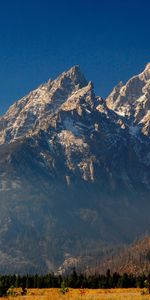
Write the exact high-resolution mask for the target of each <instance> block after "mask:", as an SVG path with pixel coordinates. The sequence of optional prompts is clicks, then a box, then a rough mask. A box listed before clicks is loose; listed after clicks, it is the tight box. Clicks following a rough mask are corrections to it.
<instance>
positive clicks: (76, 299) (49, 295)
mask: <svg viewBox="0 0 150 300" xmlns="http://www.w3.org/2000/svg"><path fill="white" fill-rule="evenodd" d="M1 299H3V300H6V299H10V300H123V299H125V300H150V295H141V290H140V289H110V290H103V289H99V290H88V289H85V290H80V289H77V290H74V289H69V292H67V293H66V294H65V295H62V294H61V293H60V291H59V289H29V290H28V292H27V295H26V296H17V297H8V298H1Z"/></svg>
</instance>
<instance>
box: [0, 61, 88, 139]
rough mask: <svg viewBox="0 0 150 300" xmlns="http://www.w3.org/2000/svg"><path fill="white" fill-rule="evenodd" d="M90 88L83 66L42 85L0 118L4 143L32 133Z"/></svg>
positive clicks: (0, 131)
mask: <svg viewBox="0 0 150 300" xmlns="http://www.w3.org/2000/svg"><path fill="white" fill-rule="evenodd" d="M90 89H92V84H88V82H87V80H86V79H85V77H84V75H83V74H82V72H81V71H80V68H79V66H74V67H72V68H71V69H69V70H68V71H66V72H63V73H62V74H61V75H60V76H59V77H58V78H56V79H55V80H49V81H48V82H47V83H45V84H42V85H41V86H39V87H38V88H37V89H36V90H34V91H32V92H30V93H29V94H28V95H27V96H25V97H23V98H22V99H21V100H19V101H17V102H16V103H15V104H14V105H12V106H11V107H10V109H9V110H8V112H7V113H6V114H5V115H4V116H3V118H1V119H0V143H4V142H10V141H13V140H14V139H17V138H20V137H23V136H26V135H28V134H29V133H30V134H31V131H33V130H34V129H35V128H37V127H40V126H41V124H43V123H44V122H45V121H46V120H47V119H48V120H49V119H50V118H51V117H52V116H53V115H54V114H56V112H58V111H59V109H60V108H61V107H62V105H63V104H65V103H66V102H67V101H68V99H69V98H71V97H72V96H73V95H75V98H74V101H75V99H76V98H77V97H80V96H81V95H80V94H85V93H86V90H90ZM80 90H81V91H80ZM72 101H73V97H72Z"/></svg>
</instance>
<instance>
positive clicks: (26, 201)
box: [0, 65, 150, 273]
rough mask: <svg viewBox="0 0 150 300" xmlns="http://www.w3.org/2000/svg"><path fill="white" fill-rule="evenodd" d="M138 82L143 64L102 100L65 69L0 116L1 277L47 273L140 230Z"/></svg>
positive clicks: (145, 142) (148, 188)
mask: <svg viewBox="0 0 150 300" xmlns="http://www.w3.org/2000/svg"><path fill="white" fill-rule="evenodd" d="M148 84H149V65H148V66H147V67H146V69H145V70H144V72H143V73H141V74H140V75H138V76H136V77H134V78H132V79H131V80H130V81H129V82H128V83H127V85H125V86H122V84H119V86H118V87H117V88H115V89H114V91H113V92H112V93H111V95H110V96H109V97H108V99H107V100H106V101H105V100H103V99H102V98H100V97H97V96H96V95H95V93H94V87H93V84H92V82H89V83H88V82H87V80H86V79H85V78H84V75H83V74H82V73H81V71H80V69H79V67H78V66H75V67H73V68H71V69H70V70H69V71H67V72H64V73H63V74H62V75H60V76H59V77H58V78H57V79H56V80H49V81H48V83H46V84H43V85H41V86H40V87H39V88H37V89H36V90H35V91H33V92H31V93H30V94H29V95H27V96H26V97H24V98H22V99H21V100H19V101H18V102H16V103H15V104H14V105H12V106H11V107H10V109H9V110H8V112H7V113H6V114H5V115H4V116H2V117H1V118H0V222H1V223H0V241H1V244H0V257H1V262H0V266H1V272H15V273H16V272H17V273H18V272H22V273H25V272H49V271H52V270H57V269H58V268H59V267H60V266H61V265H62V264H63V262H65V261H66V257H67V259H69V260H72V257H78V255H79V254H81V255H82V253H83V249H86V252H88V253H92V251H93V249H99V248H100V247H101V246H103V247H105V246H106V247H109V245H111V247H112V244H120V243H122V242H123V243H124V242H129V241H131V240H132V239H133V238H134V237H136V236H138V235H140V234H141V233H143V232H145V231H146V230H149V227H150V221H149V209H150V202H149V197H150V172H149V165H150V150H149V149H150V147H149V146H150V141H149V130H148V128H149V127H148V126H149V123H148V122H149V121H148V119H149V118H148V114H149V110H148V107H149V100H150V99H149V94H148V93H149V89H148ZM139 103H140V105H141V106H140V110H139ZM138 110H139V113H137V111H138ZM137 115H138V116H137ZM91 255H92V254H91Z"/></svg>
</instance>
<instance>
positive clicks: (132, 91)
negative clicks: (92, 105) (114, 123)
mask: <svg viewBox="0 0 150 300" xmlns="http://www.w3.org/2000/svg"><path fill="white" fill-rule="evenodd" d="M106 103H107V106H108V108H110V109H112V110H114V111H115V112H116V113H117V114H118V115H122V116H124V117H126V118H127V119H128V120H129V123H130V124H131V123H132V124H131V125H133V124H134V126H135V125H136V126H137V125H139V126H142V132H143V133H144V134H145V135H148V134H149V127H150V118H149V110H150V63H148V64H147V66H146V68H145V69H144V71H143V72H142V73H140V74H138V75H136V76H133V77H132V78H131V79H129V80H128V81H127V83H126V84H125V85H123V86H119V87H117V88H115V89H114V90H113V91H112V93H111V94H110V95H109V96H108V98H107V99H106Z"/></svg>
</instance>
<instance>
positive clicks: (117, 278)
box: [0, 270, 150, 296]
mask: <svg viewBox="0 0 150 300" xmlns="http://www.w3.org/2000/svg"><path fill="white" fill-rule="evenodd" d="M145 281H147V282H150V274H149V275H145V274H141V275H134V274H127V273H124V274H119V273H113V274H111V272H110V270H107V272H106V274H105V275H102V274H94V275H84V274H78V273H77V272H76V271H75V270H73V272H72V273H71V274H70V275H66V276H61V275H55V274H47V275H38V274H35V275H24V276H20V275H1V276H0V296H3V295H4V294H6V292H7V291H8V290H9V288H11V287H15V288H19V287H21V288H22V290H23V291H24V290H25V289H28V288H39V289H42V288H61V287H62V286H63V287H68V288H69V287H70V288H89V289H100V288H102V289H110V288H135V287H139V288H143V287H144V286H145Z"/></svg>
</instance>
